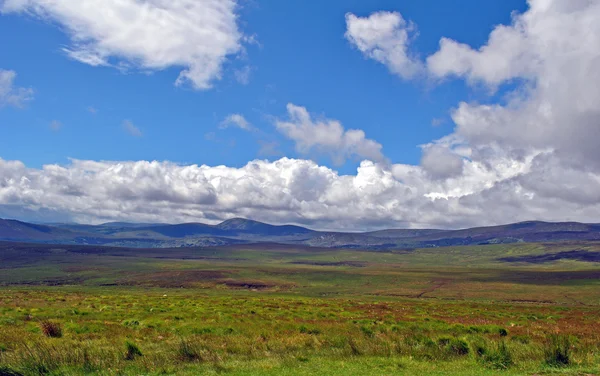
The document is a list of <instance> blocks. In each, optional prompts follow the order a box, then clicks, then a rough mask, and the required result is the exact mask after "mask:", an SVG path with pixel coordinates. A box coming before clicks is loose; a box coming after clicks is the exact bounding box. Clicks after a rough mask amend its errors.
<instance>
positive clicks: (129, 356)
mask: <svg viewBox="0 0 600 376" xmlns="http://www.w3.org/2000/svg"><path fill="white" fill-rule="evenodd" d="M138 356H142V350H140V348H139V347H138V346H137V345H136V344H135V343H133V342H130V341H127V342H125V360H134V359H135V358H136V357H138Z"/></svg>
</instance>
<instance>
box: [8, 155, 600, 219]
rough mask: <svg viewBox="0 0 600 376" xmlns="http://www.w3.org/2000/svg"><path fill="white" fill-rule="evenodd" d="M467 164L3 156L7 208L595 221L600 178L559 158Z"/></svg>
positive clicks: (192, 215)
mask: <svg viewBox="0 0 600 376" xmlns="http://www.w3.org/2000/svg"><path fill="white" fill-rule="evenodd" d="M491 161H492V162H494V167H493V168H490V167H489V166H486V165H485V163H483V162H475V161H471V160H465V165H464V168H463V172H462V174H460V175H457V176H454V177H452V178H449V179H431V178H430V176H429V173H428V172H427V171H425V170H424V169H423V168H421V167H419V166H411V165H400V164H396V165H393V166H391V167H390V168H387V167H385V166H384V165H380V164H375V163H372V162H369V161H364V162H362V163H361V165H360V167H359V168H358V169H357V171H356V173H355V174H354V175H340V174H339V173H337V172H336V171H334V170H332V169H330V168H328V167H324V166H319V165H317V164H316V163H315V162H312V161H308V160H299V159H288V158H282V159H279V160H277V161H274V162H267V161H260V160H256V161H252V162H249V163H248V164H247V165H246V166H243V167H240V168H231V167H226V166H215V167H210V166H205V165H202V166H198V165H186V166H182V165H177V164H174V163H169V162H147V161H137V162H95V161H81V160H73V161H72V162H71V164H70V165H67V166H59V165H46V166H44V167H43V168H42V169H33V168H27V167H26V166H25V165H24V164H23V163H21V162H18V161H5V160H1V159H0V209H1V208H2V207H5V206H11V207H19V208H21V209H23V210H25V211H29V212H33V211H40V212H44V213H54V214H55V216H56V217H62V218H64V217H65V216H67V215H68V216H71V218H72V220H76V221H83V222H88V221H91V222H101V221H105V220H113V219H118V220H130V221H160V222H164V221H168V222H184V221H207V222H211V223H214V222H215V221H218V220H220V219H225V218H228V217H231V216H241V217H249V218H254V219H257V220H263V221H269V222H273V223H289V222H292V223H298V224H304V225H311V226H314V227H318V228H326V229H350V230H360V229H363V230H364V229H370V228H378V227H384V226H386V227H396V226H414V227H463V226H472V225H486V224H488V225H489V224H495V223H503V222H511V221H518V220H527V219H532V218H537V219H546V220H574V219H576V220H582V221H596V220H597V217H598V213H600V199H599V194H598V192H600V189H598V188H599V187H600V174H598V173H595V172H589V171H588V172H582V171H577V170H573V169H571V168H565V167H564V165H563V163H562V161H560V160H558V159H556V158H555V156H554V155H553V154H546V153H541V154H538V155H537V156H536V157H534V158H528V159H525V160H523V161H520V162H519V161H514V160H506V159H503V158H500V157H499V158H497V159H496V160H491Z"/></svg>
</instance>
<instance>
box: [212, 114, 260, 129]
mask: <svg viewBox="0 0 600 376" xmlns="http://www.w3.org/2000/svg"><path fill="white" fill-rule="evenodd" d="M229 127H236V128H240V129H243V130H245V131H253V130H254V127H253V126H252V124H250V122H248V120H246V118H245V117H244V116H243V115H240V114H230V115H227V117H226V118H225V119H224V120H223V121H222V122H221V124H219V128H221V129H225V128H229Z"/></svg>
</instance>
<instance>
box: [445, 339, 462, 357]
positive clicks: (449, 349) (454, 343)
mask: <svg viewBox="0 0 600 376" xmlns="http://www.w3.org/2000/svg"><path fill="white" fill-rule="evenodd" d="M438 345H439V346H440V348H442V350H444V352H446V353H447V354H449V355H457V356H463V355H467V354H469V344H468V343H467V342H465V341H464V340H462V339H459V338H440V339H439V340H438Z"/></svg>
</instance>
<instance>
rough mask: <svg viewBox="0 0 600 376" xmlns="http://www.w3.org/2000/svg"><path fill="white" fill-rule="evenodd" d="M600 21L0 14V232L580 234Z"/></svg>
mask: <svg viewBox="0 0 600 376" xmlns="http://www.w3.org/2000/svg"><path fill="white" fill-rule="evenodd" d="M599 21H600V0H529V1H524V0H522V1H517V0H502V1H500V0H493V1H485V2H482V1H476V0H460V1H458V2H447V1H442V0H422V1H401V2H399V1H379V0H377V1H365V0H360V1H359V0H352V1H348V0H344V1H342V0H339V1H338V0H332V1H327V2H306V1H298V2H281V1H274V0H264V1H261V0H238V1H236V0H171V1H165V0H102V1H101V0H80V1H77V2H74V1H70V0H0V46H2V47H1V48H0V217H5V218H16V219H21V220H28V221H36V222H57V221H60V222H63V221H68V222H81V223H101V222H106V221H113V220H119V221H140V222H169V223H176V222H206V223H217V222H219V221H222V220H225V219H228V218H232V217H246V218H251V219H255V220H261V221H266V222H269V223H277V224H280V223H293V224H299V225H305V226H308V227H312V228H319V229H328V230H353V231H355V230H371V229H380V228H390V227H394V228H425V227H436V228H460V227H469V226H479V225H494V224H502V223H509V222H517V221H523V220H533V219H535V220H548V221H564V220H573V221H585V222H600V221H599V220H598V217H599V215H600V189H599V188H600V158H599V157H600V148H599V147H598V140H599V136H600V85H599V84H598V83H599V82H600V64H598V61H600V22H599Z"/></svg>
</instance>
